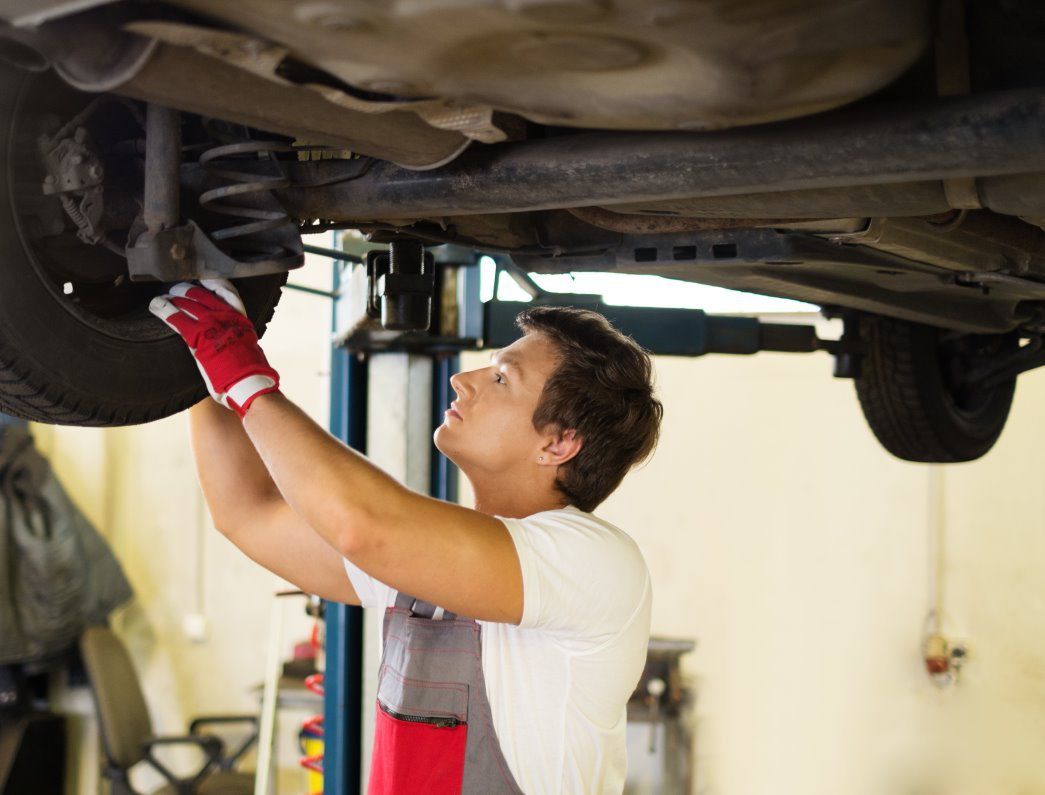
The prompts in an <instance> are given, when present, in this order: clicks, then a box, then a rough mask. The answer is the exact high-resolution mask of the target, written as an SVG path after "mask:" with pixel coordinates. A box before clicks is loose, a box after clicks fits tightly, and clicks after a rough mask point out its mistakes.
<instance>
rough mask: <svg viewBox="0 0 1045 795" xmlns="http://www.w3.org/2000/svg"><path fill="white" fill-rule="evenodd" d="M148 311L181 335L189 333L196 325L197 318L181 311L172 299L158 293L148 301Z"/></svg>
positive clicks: (184, 335)
mask: <svg viewBox="0 0 1045 795" xmlns="http://www.w3.org/2000/svg"><path fill="white" fill-rule="evenodd" d="M182 300H184V299H182ZM149 311H150V312H152V313H153V314H154V315H156V317H158V318H159V319H160V320H162V321H163V322H164V323H166V324H167V325H168V326H170V327H171V328H172V329H174V330H175V331H176V332H178V334H180V335H181V336H182V337H186V336H187V335H189V334H191V333H192V331H193V330H194V329H195V327H196V325H197V318H195V317H193V316H192V315H189V314H187V313H185V312H183V311H182V310H181V309H180V308H179V307H178V306H176V305H175V304H174V302H173V300H172V299H169V298H168V297H167V296H165V295H158V296H156V297H155V298H153V299H152V300H151V301H150V302H149Z"/></svg>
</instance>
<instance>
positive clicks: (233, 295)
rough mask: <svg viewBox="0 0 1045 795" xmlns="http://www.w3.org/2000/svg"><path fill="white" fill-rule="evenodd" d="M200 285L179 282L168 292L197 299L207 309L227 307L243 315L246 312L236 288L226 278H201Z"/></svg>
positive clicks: (219, 309) (225, 308) (217, 309)
mask: <svg viewBox="0 0 1045 795" xmlns="http://www.w3.org/2000/svg"><path fill="white" fill-rule="evenodd" d="M200 284H202V286H200V285H196V284H192V283H191V282H179V283H178V284H176V285H174V286H173V287H172V288H171V290H170V294H171V295H173V296H177V297H180V298H191V299H192V300H193V301H199V302H200V303H201V304H203V305H204V306H205V307H207V308H208V309H213V310H216V311H221V310H227V309H229V307H231V308H232V309H234V310H236V311H237V312H239V313H240V314H241V315H243V316H244V317H245V316H246V314H247V310H246V307H244V305H243V299H242V298H240V296H239V293H238V292H236V288H235V287H233V286H232V282H230V281H229V280H228V279H203V280H202V281H201V283H200Z"/></svg>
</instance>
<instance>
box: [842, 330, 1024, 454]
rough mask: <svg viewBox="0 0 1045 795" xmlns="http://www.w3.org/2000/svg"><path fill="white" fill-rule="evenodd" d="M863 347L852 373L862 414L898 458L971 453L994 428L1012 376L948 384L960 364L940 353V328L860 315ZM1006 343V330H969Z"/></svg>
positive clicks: (994, 435) (988, 443)
mask: <svg viewBox="0 0 1045 795" xmlns="http://www.w3.org/2000/svg"><path fill="white" fill-rule="evenodd" d="M859 322H860V339H861V340H862V342H863V344H864V346H865V351H864V355H863V357H862V359H861V365H860V373H859V375H858V377H857V378H856V379H855V380H856V394H857V396H858V397H859V400H860V406H861V408H862V409H863V413H864V417H865V418H866V419H867V423H868V424H869V425H870V427H871V430H872V431H873V432H874V435H875V436H876V437H877V438H878V441H879V442H881V444H882V445H883V446H884V447H885V448H886V450H888V451H889V452H890V453H892V454H893V455H895V456H896V457H897V458H900V459H903V460H904V461H917V462H923V463H955V462H960V461H972V460H974V459H976V458H979V457H980V456H982V455H984V454H985V453H986V452H987V451H988V450H990V449H991V447H992V446H993V445H994V443H995V442H996V441H997V439H998V436H999V435H1000V434H1001V431H1002V428H1003V427H1004V426H1005V421H1006V419H1007V418H1008V415H1009V408H1010V406H1011V405H1012V398H1013V394H1014V392H1015V389H1016V379H1015V378H1012V379H1011V380H1008V381H1004V382H1002V383H1001V384H999V385H997V386H995V387H991V388H988V389H985V390H980V391H977V392H968V391H967V390H961V389H958V388H956V387H955V386H954V385H953V383H952V382H953V381H954V380H955V379H954V374H955V370H956V369H957V370H959V371H960V369H961V365H960V364H956V361H955V358H954V357H953V356H950V355H948V354H947V353H946V350H947V349H946V346H945V342H944V341H945V339H946V335H945V332H942V331H941V330H940V329H937V328H934V327H932V326H925V325H921V324H918V323H911V322H908V321H905V320H897V319H894V318H888V317H881V316H877V315H865V316H862V317H861V318H860V321H859ZM967 339H970V340H976V341H979V342H980V343H985V344H987V345H991V346H993V347H994V349H995V352H1001V351H1002V350H1007V349H1011V348H1012V347H1014V346H1015V345H1017V344H1018V340H1017V339H1016V338H1015V337H1014V336H1011V335H1005V336H995V337H975V338H973V337H969V338H967Z"/></svg>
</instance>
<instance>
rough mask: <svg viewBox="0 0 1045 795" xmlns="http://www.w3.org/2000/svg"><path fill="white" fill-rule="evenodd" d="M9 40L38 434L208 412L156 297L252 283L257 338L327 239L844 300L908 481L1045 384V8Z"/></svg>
mask: <svg viewBox="0 0 1045 795" xmlns="http://www.w3.org/2000/svg"><path fill="white" fill-rule="evenodd" d="M0 20H4V21H3V23H2V27H0V57H2V58H3V60H4V62H5V65H3V66H2V67H0V68H2V74H0V83H2V86H0V117H2V122H3V128H4V132H3V140H2V141H0V143H2V146H3V153H4V158H5V161H4V162H5V171H4V173H5V176H6V180H7V190H6V191H4V198H3V199H2V200H0V205H2V206H0V235H3V237H4V239H5V241H8V254H7V255H6V257H7V259H8V261H7V262H6V263H5V268H4V275H3V276H2V278H4V279H6V281H5V282H4V288H3V290H2V291H0V302H3V301H5V299H4V298H3V297H2V295H7V296H8V298H7V299H6V303H4V304H3V310H4V311H3V312H2V313H0V315H2V318H0V408H2V409H3V410H5V411H8V412H10V413H13V414H17V415H19V416H25V417H28V418H30V419H36V420H42V421H47V422H61V423H74V424H95V425H116V424H125V423H131V422H143V421H148V420H151V419H155V418H158V417H161V416H165V415H167V414H170V413H173V412H175V411H178V410H180V409H181V408H184V407H185V406H187V405H190V404H191V403H192V402H193V401H194V400H198V399H199V398H200V396H201V395H202V394H203V392H202V391H201V390H202V385H201V383H200V381H199V379H198V377H197V376H196V373H195V370H194V368H193V367H192V363H191V361H190V360H189V358H188V357H187V356H185V354H184V352H183V351H180V350H178V348H177V345H176V341H175V340H173V339H172V338H171V335H170V334H169V333H168V332H167V331H166V330H165V329H164V328H163V327H162V324H159V323H157V322H155V321H154V320H153V319H152V318H151V317H149V315H148V312H147V310H146V306H147V304H148V300H149V299H150V298H151V297H152V296H153V295H156V294H157V293H159V292H161V291H162V290H163V289H164V285H165V284H169V283H170V282H175V281H180V280H183V279H192V278H213V277H223V278H232V279H236V280H238V282H237V283H238V284H239V285H240V287H241V290H243V292H244V295H245V299H246V301H247V304H248V308H249V309H250V311H251V315H252V317H253V318H254V319H255V321H256V323H257V325H258V326H259V328H261V327H263V326H264V324H265V323H266V322H267V320H268V319H269V317H270V315H271V313H272V310H273V307H274V306H275V303H276V301H277V300H278V295H279V290H280V287H281V285H282V283H283V281H284V280H285V279H286V274H287V272H288V271H289V270H292V269H293V268H295V267H298V266H300V265H301V264H302V262H303V253H302V252H303V248H302V239H301V236H302V234H308V233H310V232H317V231H322V230H329V229H356V230H359V231H361V232H363V233H365V234H367V235H368V237H369V239H370V240H371V241H374V242H379V243H389V244H393V245H397V244H403V243H406V242H409V243H410V245H412V246H416V245H417V243H420V244H422V245H423V246H425V247H428V246H438V245H441V244H447V243H450V244H460V245H463V246H467V247H469V248H472V249H476V250H480V251H489V252H498V253H501V254H504V255H506V256H509V257H510V258H511V262H512V263H514V267H515V268H517V269H518V270H519V271H520V272H531V273H568V272H576V271H608V272H616V273H629V274H656V275H660V276H666V277H669V278H672V279H678V280H683V281H689V282H697V283H702V284H708V285H715V286H719V287H725V288H731V289H738V290H746V291H750V292H755V293H761V294H765V295H771V296H777V297H782V298H791V299H797V300H802V301H806V302H809V303H813V304H816V305H819V306H821V307H823V308H824V310H825V312H827V313H829V314H832V315H835V316H838V317H842V318H843V319H844V321H845V325H846V334H845V335H844V337H843V341H844V342H845V344H846V345H847V346H848V347H847V348H846V350H845V351H843V352H842V353H844V354H845V356H846V357H847V361H848V362H849V364H848V365H847V367H846V368H844V369H846V370H847V372H845V373H844V374H847V375H850V376H852V377H854V378H855V380H856V385H857V393H858V395H859V397H860V401H861V405H862V406H863V409H864V412H865V415H866V416H867V418H868V420H869V421H870V424H871V427H872V429H873V430H874V431H875V433H876V435H877V436H878V438H879V439H880V440H881V441H882V442H883V444H885V446H886V447H887V448H888V449H889V450H890V451H891V452H893V453H894V454H896V455H898V456H900V457H901V458H905V459H909V460H916V461H962V460H969V459H972V458H976V457H978V456H980V455H983V454H984V453H985V452H986V451H987V450H988V449H990V447H991V445H992V444H993V443H994V441H995V440H996V439H997V437H998V435H999V433H1000V431H1001V428H1002V426H1003V425H1004V422H1005V418H1006V416H1007V413H1008V409H1009V405H1010V403H1011V400H1012V396H1013V390H1014V388H1015V380H1016V377H1017V375H1018V374H1019V373H1021V372H1023V371H1026V370H1028V369H1031V368H1033V367H1037V366H1040V365H1041V364H1045V356H1043V354H1042V352H1041V335H1042V333H1045V231H1043V227H1045V176H1043V175H1045V7H1042V6H1041V5H1040V4H1038V3H1035V2H1033V0H1007V1H1004V2H988V1H987V0H968V2H961V1H960V0H943V1H942V2H938V3H930V2H927V1H926V2H909V1H903V0H840V1H838V2H814V1H812V0H810V1H809V2H796V1H795V0H722V1H721V2H697V0H664V1H663V2H646V1H645V0H616V1H615V2H611V1H610V0H497V1H493V0H446V1H445V2H439V3H434V2H416V0H397V1H395V2H391V1H390V2H384V3H373V2H364V1H363V0H345V1H344V2H315V1H314V0H313V1H311V2H289V1H287V0H259V1H258V2H253V3H250V4H239V3H229V2H223V1H222V0H179V1H178V2H164V3H145V2H120V3H89V2H87V3H85V2H59V1H54V2H27V1H21V0H3V2H0ZM15 249H17V250H15ZM402 250H403V251H408V250H413V249H409V248H407V247H403V248H402ZM417 250H418V251H421V249H420V247H418V249H417ZM423 261H424V257H423V255H419V257H418V262H419V263H422V264H419V265H418V268H419V272H420V269H423V267H424V266H423ZM30 283H31V284H30ZM70 341H75V344H76V345H77V348H76V354H77V355H76V356H72V357H71V356H70V355H69V352H68V345H69V343H70ZM172 362H174V363H177V366H163V367H161V366H159V364H160V363H166V364H167V365H170V363H172Z"/></svg>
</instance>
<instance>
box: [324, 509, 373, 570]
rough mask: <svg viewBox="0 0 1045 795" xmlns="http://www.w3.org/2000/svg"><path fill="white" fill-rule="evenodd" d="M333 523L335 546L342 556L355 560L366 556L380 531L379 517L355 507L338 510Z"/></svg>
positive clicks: (332, 533) (331, 520) (332, 518)
mask: <svg viewBox="0 0 1045 795" xmlns="http://www.w3.org/2000/svg"><path fill="white" fill-rule="evenodd" d="M330 522H331V524H332V525H333V527H332V531H331V533H330V535H331V536H332V540H333V545H334V548H335V549H336V550H337V551H338V552H339V553H341V555H342V557H346V558H348V559H349V560H352V561H355V560H358V559H359V558H360V557H362V556H365V555H366V553H367V550H369V549H370V548H371V547H372V546H373V542H374V538H375V536H376V534H377V533H379V532H380V528H379V527H378V519H377V517H375V516H373V515H371V514H370V513H369V512H367V511H363V510H359V509H358V508H353V509H351V510H347V511H341V512H338V513H337V515H336V516H333V517H331V518H330Z"/></svg>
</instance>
